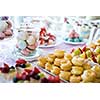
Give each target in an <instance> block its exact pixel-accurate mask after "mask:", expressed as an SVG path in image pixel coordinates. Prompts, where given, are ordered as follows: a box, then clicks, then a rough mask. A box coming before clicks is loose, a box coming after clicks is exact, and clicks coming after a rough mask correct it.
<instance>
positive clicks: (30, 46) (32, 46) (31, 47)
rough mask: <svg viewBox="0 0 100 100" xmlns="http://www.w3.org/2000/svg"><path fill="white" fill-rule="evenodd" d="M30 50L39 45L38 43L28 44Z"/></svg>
mask: <svg viewBox="0 0 100 100" xmlns="http://www.w3.org/2000/svg"><path fill="white" fill-rule="evenodd" d="M27 47H28V48H29V49H30V50H34V49H35V48H36V47H37V44H36V43H35V44H34V45H29V46H27Z"/></svg>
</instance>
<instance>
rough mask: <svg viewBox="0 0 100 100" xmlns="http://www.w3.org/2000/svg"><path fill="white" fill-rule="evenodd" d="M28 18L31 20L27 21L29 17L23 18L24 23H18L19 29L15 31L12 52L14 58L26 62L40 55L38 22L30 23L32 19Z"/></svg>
mask: <svg viewBox="0 0 100 100" xmlns="http://www.w3.org/2000/svg"><path fill="white" fill-rule="evenodd" d="M30 18H31V19H29V17H28V18H26V19H25V18H24V19H23V20H24V21H23V22H22V23H20V27H19V28H18V30H17V31H18V32H17V35H16V46H15V50H14V54H15V57H17V58H24V59H26V60H33V59H34V58H36V57H37V56H39V55H40V51H39V49H38V40H39V31H40V24H39V22H33V23H32V17H30Z"/></svg>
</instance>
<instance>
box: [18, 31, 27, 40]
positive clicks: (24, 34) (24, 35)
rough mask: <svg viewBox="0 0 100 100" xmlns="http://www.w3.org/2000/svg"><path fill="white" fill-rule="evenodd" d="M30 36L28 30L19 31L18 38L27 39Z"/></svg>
mask: <svg viewBox="0 0 100 100" xmlns="http://www.w3.org/2000/svg"><path fill="white" fill-rule="evenodd" d="M27 38H28V33H27V32H22V31H21V32H19V34H18V36H17V39H18V40H27Z"/></svg>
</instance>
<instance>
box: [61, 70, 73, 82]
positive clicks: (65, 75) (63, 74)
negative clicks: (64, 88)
mask: <svg viewBox="0 0 100 100" xmlns="http://www.w3.org/2000/svg"><path fill="white" fill-rule="evenodd" d="M70 76H71V72H67V71H61V72H60V74H59V77H60V78H62V79H64V80H66V81H69V80H70Z"/></svg>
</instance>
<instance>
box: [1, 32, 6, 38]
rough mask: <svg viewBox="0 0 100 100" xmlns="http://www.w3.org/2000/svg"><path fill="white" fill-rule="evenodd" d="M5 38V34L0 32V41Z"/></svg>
mask: <svg viewBox="0 0 100 100" xmlns="http://www.w3.org/2000/svg"><path fill="white" fill-rule="evenodd" d="M4 38H5V34H4V33H2V32H0V40H2V39H4Z"/></svg>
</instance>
